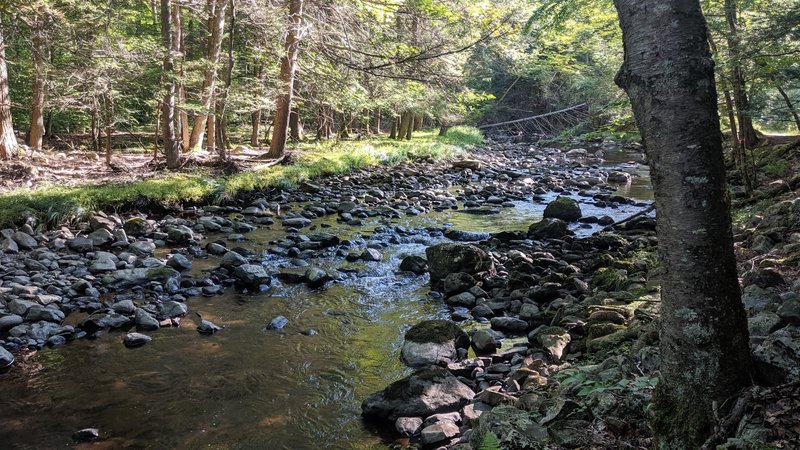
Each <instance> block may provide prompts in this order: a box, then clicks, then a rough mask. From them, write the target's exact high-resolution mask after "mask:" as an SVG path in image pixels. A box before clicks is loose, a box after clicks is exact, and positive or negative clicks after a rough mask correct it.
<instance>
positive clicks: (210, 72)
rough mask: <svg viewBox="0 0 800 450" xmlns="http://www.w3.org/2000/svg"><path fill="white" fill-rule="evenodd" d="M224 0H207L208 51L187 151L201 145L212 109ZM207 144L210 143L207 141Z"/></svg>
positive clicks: (196, 148)
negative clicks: (197, 111) (198, 103)
mask: <svg viewBox="0 0 800 450" xmlns="http://www.w3.org/2000/svg"><path fill="white" fill-rule="evenodd" d="M226 7H227V5H226V3H225V0H208V14H209V18H208V30H209V36H208V53H207V54H206V64H207V66H206V68H205V70H204V71H203V76H204V77H203V87H202V91H201V93H200V107H201V108H202V110H201V111H200V112H199V113H198V114H197V115H196V116H195V118H194V124H193V125H192V135H191V136H190V138H189V151H195V150H200V149H201V148H202V147H203V132H204V130H205V129H206V122H207V121H208V115H209V114H210V113H211V110H212V109H213V103H212V102H213V101H214V94H215V90H216V88H217V65H219V55H220V53H221V52H222V35H223V33H224V32H225V9H226ZM209 145H211V144H210V143H209Z"/></svg>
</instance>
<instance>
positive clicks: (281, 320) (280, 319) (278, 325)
mask: <svg viewBox="0 0 800 450" xmlns="http://www.w3.org/2000/svg"><path fill="white" fill-rule="evenodd" d="M288 323H289V319H287V318H286V317H284V316H277V317H275V318H274V319H272V320H270V321H269V323H268V324H267V329H268V330H272V331H275V330H282V329H283V327H285V326H286V325H287V324H288Z"/></svg>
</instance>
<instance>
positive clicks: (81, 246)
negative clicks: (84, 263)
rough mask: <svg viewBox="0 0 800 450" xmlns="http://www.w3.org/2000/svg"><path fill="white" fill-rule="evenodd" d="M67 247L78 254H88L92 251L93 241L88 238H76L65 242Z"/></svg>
mask: <svg viewBox="0 0 800 450" xmlns="http://www.w3.org/2000/svg"><path fill="white" fill-rule="evenodd" d="M67 247H69V248H70V250H73V251H76V252H78V253H86V252H90V251H92V250H93V249H94V241H92V240H91V239H89V238H88V237H83V236H78V237H76V238H74V239H70V240H68V241H67Z"/></svg>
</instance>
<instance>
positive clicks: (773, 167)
mask: <svg viewBox="0 0 800 450" xmlns="http://www.w3.org/2000/svg"><path fill="white" fill-rule="evenodd" d="M788 169H789V164H787V162H786V161H782V160H776V161H770V162H769V163H767V165H765V166H764V172H766V173H767V175H770V176H773V177H779V176H782V175H785V174H786V171H787V170H788Z"/></svg>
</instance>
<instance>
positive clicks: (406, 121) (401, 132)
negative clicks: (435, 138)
mask: <svg viewBox="0 0 800 450" xmlns="http://www.w3.org/2000/svg"><path fill="white" fill-rule="evenodd" d="M411 118H412V115H411V113H410V112H408V111H406V112H403V113H402V114H400V127H399V129H398V134H397V139H405V137H406V135H407V134H408V129H409V128H411V127H412V124H411Z"/></svg>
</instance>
